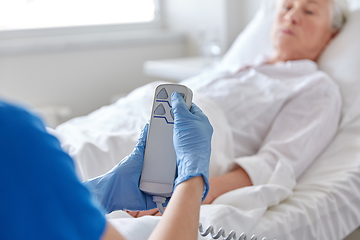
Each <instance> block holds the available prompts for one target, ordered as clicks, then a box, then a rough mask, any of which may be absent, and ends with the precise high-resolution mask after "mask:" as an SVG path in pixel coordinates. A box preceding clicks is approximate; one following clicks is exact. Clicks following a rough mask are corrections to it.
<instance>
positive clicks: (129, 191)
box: [83, 124, 156, 213]
mask: <svg viewBox="0 0 360 240" xmlns="http://www.w3.org/2000/svg"><path fill="white" fill-rule="evenodd" d="M148 128H149V124H146V125H145V127H144V129H143V130H142V132H141V135H140V138H139V140H138V142H137V143H136V146H135V149H134V151H133V152H132V153H131V154H130V155H129V156H128V157H126V158H124V159H123V160H122V161H121V162H120V163H119V164H118V165H116V166H115V167H114V168H113V169H111V170H110V171H109V172H107V173H106V174H104V175H102V176H99V177H97V178H94V179H91V180H89V181H86V182H84V183H83V184H84V185H85V186H87V187H88V188H89V189H90V190H91V191H92V193H93V195H95V197H96V198H97V200H98V201H99V202H100V203H101V204H102V205H103V207H104V208H105V209H106V210H107V213H111V212H112V211H115V210H131V211H138V210H140V211H142V210H148V209H153V208H156V204H155V203H154V201H153V199H152V196H150V195H148V194H145V193H143V192H142V191H141V190H140V189H139V181H140V175H141V172H142V167H143V160H144V151H145V144H146V138H147V133H148Z"/></svg>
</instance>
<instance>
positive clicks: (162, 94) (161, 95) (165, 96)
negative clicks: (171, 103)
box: [156, 88, 168, 99]
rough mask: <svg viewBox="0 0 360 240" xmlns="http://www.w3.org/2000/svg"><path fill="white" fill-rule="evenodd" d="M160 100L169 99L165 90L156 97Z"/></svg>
mask: <svg viewBox="0 0 360 240" xmlns="http://www.w3.org/2000/svg"><path fill="white" fill-rule="evenodd" d="M156 97H157V98H158V99H167V98H168V93H167V92H166V90H165V88H163V89H161V91H160V92H159V93H158V95H157V96H156Z"/></svg>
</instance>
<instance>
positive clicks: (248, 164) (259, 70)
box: [132, 0, 349, 217]
mask: <svg viewBox="0 0 360 240" xmlns="http://www.w3.org/2000/svg"><path fill="white" fill-rule="evenodd" d="M277 8H278V9H277V11H278V12H277V17H276V19H275V22H274V24H273V28H272V43H273V46H274V49H275V52H274V54H273V56H271V57H266V56H262V58H261V61H259V62H257V63H256V64H254V65H253V66H247V67H242V68H241V69H239V70H238V71H237V73H235V74H232V75H226V76H225V77H224V75H222V77H214V78H210V79H207V80H205V81H203V82H202V83H199V82H198V81H197V79H196V78H194V79H190V80H189V81H185V82H184V84H186V85H187V86H189V87H190V88H191V89H193V91H194V95H201V96H203V97H206V98H208V99H212V100H214V102H215V103H216V104H217V105H218V106H219V107H220V108H221V109H222V110H223V111H224V113H225V116H226V117H227V121H228V123H229V125H230V127H231V132H232V138H233V140H234V160H233V161H231V162H223V163H222V164H226V165H227V171H226V173H225V174H221V175H220V176H216V177H213V178H210V191H209V194H208V195H207V197H206V199H205V201H204V202H203V203H204V204H210V203H212V202H213V201H214V200H215V199H216V198H217V197H219V196H220V195H222V194H224V193H226V192H229V191H232V190H235V189H238V188H242V187H246V186H252V185H260V184H266V183H267V182H268V181H269V179H270V177H271V175H272V174H273V173H274V171H275V168H276V166H277V164H278V163H279V161H283V162H286V163H288V164H290V166H291V168H292V169H293V175H294V180H296V179H298V178H299V177H300V176H301V175H302V174H303V173H304V171H305V170H306V169H307V168H308V167H309V166H310V165H311V163H312V162H313V161H314V160H315V159H316V158H317V157H318V156H319V155H320V154H321V153H322V152H323V151H324V150H325V148H326V147H327V146H328V145H329V143H330V142H331V141H332V139H333V138H334V136H335V134H336V132H337V129H338V125H339V120H340V111H341V106H342V100H341V96H340V92H339V89H338V86H337V85H336V84H335V82H334V81H333V80H332V79H331V78H330V77H329V76H328V75H327V74H326V73H324V72H322V71H320V70H318V67H317V64H316V60H317V59H318V58H319V56H320V54H321V53H322V52H323V50H324V49H325V48H326V46H327V45H328V43H329V42H330V41H331V39H332V38H333V37H334V36H336V34H337V33H338V32H339V30H340V29H341V27H342V26H343V25H344V24H345V22H346V17H347V13H348V11H349V10H348V6H347V3H346V1H345V0H278V1H277ZM210 120H211V119H210ZM215 130H216V129H215ZM218 161H221V160H218ZM211 164H214V163H211ZM215 164H216V163H215ZM219 166H220V165H219ZM146 214H157V215H158V213H157V211H156V210H153V211H147V212H137V213H132V215H133V216H137V217H139V216H143V215H146Z"/></svg>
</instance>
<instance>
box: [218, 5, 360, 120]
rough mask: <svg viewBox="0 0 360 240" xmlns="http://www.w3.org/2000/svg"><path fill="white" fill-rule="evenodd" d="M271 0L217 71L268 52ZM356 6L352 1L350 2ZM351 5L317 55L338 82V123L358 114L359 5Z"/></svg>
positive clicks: (243, 62) (239, 38)
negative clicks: (343, 21)
mask: <svg viewBox="0 0 360 240" xmlns="http://www.w3.org/2000/svg"><path fill="white" fill-rule="evenodd" d="M274 2H275V1H273V0H266V1H264V2H263V4H262V6H261V8H260V9H259V11H258V12H257V14H256V15H255V17H254V18H253V19H252V21H251V22H250V23H249V24H248V26H247V27H246V28H245V30H244V31H243V32H242V33H240V34H239V36H238V37H237V39H236V40H235V41H234V43H233V45H232V46H231V48H230V49H229V51H228V52H227V53H226V54H225V56H224V57H223V59H222V60H221V62H220V63H219V66H218V70H220V71H230V72H233V71H237V70H238V69H239V68H240V67H241V66H244V65H249V64H252V63H254V61H255V60H256V58H257V57H259V55H270V56H271V54H272V52H273V47H272V44H271V40H270V32H271V26H272V22H273V19H274V16H275V7H274ZM353 6H356V5H353ZM358 7H359V5H358V6H357V9H353V10H352V12H351V16H350V19H349V21H348V23H347V24H346V25H345V27H344V28H343V29H342V31H341V32H340V33H339V34H338V35H337V36H336V37H335V39H333V41H332V42H331V43H330V44H329V45H328V47H327V48H326V49H325V51H324V52H323V54H322V55H321V57H320V59H319V61H318V63H319V68H320V69H321V70H323V71H324V72H326V73H328V74H329V75H330V76H331V77H332V78H333V79H334V80H335V81H336V82H337V83H338V85H339V87H340V89H341V93H342V96H343V112H342V121H341V127H344V126H346V125H347V124H348V123H349V122H351V121H353V120H354V119H355V118H356V117H358V116H359V115H360V30H359V26H360V8H358Z"/></svg>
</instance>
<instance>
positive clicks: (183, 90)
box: [139, 84, 193, 197]
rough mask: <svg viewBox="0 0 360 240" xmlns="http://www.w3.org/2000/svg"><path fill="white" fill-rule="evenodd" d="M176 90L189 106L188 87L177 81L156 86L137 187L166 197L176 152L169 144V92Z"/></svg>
mask: <svg viewBox="0 0 360 240" xmlns="http://www.w3.org/2000/svg"><path fill="white" fill-rule="evenodd" d="M173 92H178V93H180V94H181V95H182V96H183V98H184V100H185V103H186V105H187V107H188V109H190V107H191V101H192V95H193V94H192V91H191V90H190V89H189V88H187V87H186V86H183V85H180V84H161V85H159V86H157V87H156V90H155V96H154V101H153V107H152V112H151V118H150V125H149V130H148V136H147V141H146V148H145V156H144V165H143V169H142V173H141V179H140V186H139V188H140V190H142V191H143V192H145V193H147V194H150V195H153V196H161V197H170V196H171V194H172V191H173V186H174V180H175V173H176V153H175V149H174V145H173V129H174V115H173V112H172V106H171V94H172V93H173Z"/></svg>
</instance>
